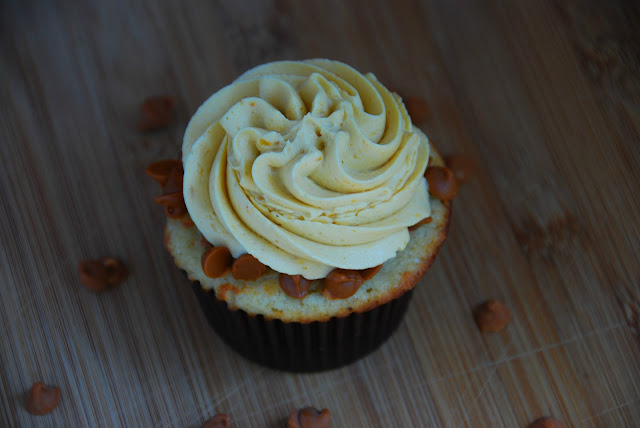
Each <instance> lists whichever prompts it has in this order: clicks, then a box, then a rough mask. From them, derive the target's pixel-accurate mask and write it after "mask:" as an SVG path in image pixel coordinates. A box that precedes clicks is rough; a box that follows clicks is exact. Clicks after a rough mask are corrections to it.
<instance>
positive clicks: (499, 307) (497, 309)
mask: <svg viewBox="0 0 640 428" xmlns="http://www.w3.org/2000/svg"><path fill="white" fill-rule="evenodd" d="M473 316H474V318H475V320H476V324H477V325H478V328H479V329H480V331H484V332H487V331H488V332H497V331H500V330H502V329H504V328H505V327H506V326H507V324H509V320H510V319H511V311H510V310H509V308H508V307H507V306H506V305H505V304H504V303H502V302H501V301H499V300H488V301H486V302H484V303H483V304H481V305H480V306H478V307H477V308H476V310H475V312H474V314H473Z"/></svg>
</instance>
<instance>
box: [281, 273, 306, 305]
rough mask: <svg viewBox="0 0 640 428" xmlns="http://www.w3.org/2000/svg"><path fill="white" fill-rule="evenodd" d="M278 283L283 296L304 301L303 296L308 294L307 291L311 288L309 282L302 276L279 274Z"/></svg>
mask: <svg viewBox="0 0 640 428" xmlns="http://www.w3.org/2000/svg"><path fill="white" fill-rule="evenodd" d="M278 282H279V283H280V288H281V289H282V291H284V294H286V295H287V296H289V297H293V298H294V299H304V296H306V295H307V294H308V293H309V289H310V288H311V281H309V280H308V279H306V278H305V277H303V276H302V275H287V274H286V273H281V274H280V276H279V277H278Z"/></svg>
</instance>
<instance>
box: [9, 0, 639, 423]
mask: <svg viewBox="0 0 640 428" xmlns="http://www.w3.org/2000/svg"><path fill="white" fill-rule="evenodd" d="M58 3H59V4H57V5H54V2H44V1H42V2H35V1H33V2H28V1H25V2H11V1H5V2H2V3H0V46H1V50H0V78H1V83H2V84H1V85H0V91H1V92H0V95H1V96H0V137H1V140H0V141H1V142H0V159H1V161H2V168H3V171H2V174H0V197H1V201H2V202H1V204H0V228H1V229H0V240H1V241H0V242H1V243H2V245H1V247H0V267H1V268H0V281H1V286H2V289H1V294H0V322H1V323H2V328H1V329H0V374H1V378H0V403H1V404H0V426H9V427H13V426H26V427H28V426H70V427H76V426H77V427H80V426H82V427H94V426H95V427H98V426H128V427H134V426H145V427H147V426H153V427H197V426H199V425H200V424H201V423H202V422H203V421H204V420H205V419H207V418H208V417H210V416H212V415H214V414H216V413H220V412H222V413H226V414H228V415H229V416H230V417H231V419H232V423H233V425H232V426H234V427H282V426H284V425H285V424H286V422H285V420H286V417H287V416H288V414H289V412H290V411H291V410H292V409H294V408H296V407H302V406H305V405H313V406H315V407H318V408H328V409H330V410H331V412H332V415H333V419H332V426H333V427H414V426H415V427H466V426H469V427H485V426H505V427H525V426H527V425H528V423H530V422H531V421H532V420H533V419H536V418H537V417H540V416H543V415H554V416H556V417H557V418H558V419H560V420H562V421H564V422H565V425H566V426H602V427H633V426H640V340H639V338H638V333H639V328H640V326H639V325H638V322H639V318H640V315H639V314H640V265H639V263H638V261H639V259H640V222H639V220H638V216H639V214H638V213H640V163H639V161H640V59H639V58H640V33H638V31H637V24H638V22H640V7H639V6H638V4H637V3H632V2H622V1H620V2H616V3H612V2H606V1H600V2H597V1H587V2H578V1H571V0H557V1H546V2H528V1H527V2H506V3H503V2H473V1H465V0H461V1H456V2H437V1H431V0H424V1H403V2H393V3H392V2H384V1H369V2H343V1H339V0H331V1H322V2H320V1H309V2H294V1H287V0H279V1H275V2H261V1H257V0H256V1H254V2H241V1H236V2H234V1H226V0H225V1H215V2H211V1H188V2H187V1H185V2H178V1H176V2H171V1H166V2H157V1H148V0H145V1H142V0H141V1H136V2H127V1H123V0H119V1H115V0H114V1H108V2H106V1H98V0H92V1H87V2H82V3H81V4H80V3H75V2H74V3H73V4H71V3H72V2H58ZM65 3H66V4H65ZM310 57H326V58H332V59H337V60H341V61H345V62H348V63H349V64H351V65H353V66H354V67H355V68H357V69H358V70H361V71H372V72H374V73H375V74H376V76H377V77H378V78H379V79H380V80H381V81H382V82H385V83H387V84H388V85H389V86H392V87H393V88H395V89H396V90H397V91H399V92H402V93H403V94H410V95H417V96H420V97H424V98H425V99H427V100H428V102H429V105H430V110H431V113H430V116H429V118H428V120H427V121H426V122H425V123H423V124H422V125H421V127H422V128H423V129H424V130H425V132H426V133H427V135H429V136H430V137H431V139H433V140H434V141H435V142H436V144H437V145H438V146H439V147H440V148H441V151H443V152H444V153H445V154H449V153H465V154H467V155H470V156H472V157H474V158H475V159H476V160H477V163H478V165H479V171H478V175H477V177H476V178H475V179H474V180H473V181H472V182H470V183H469V184H468V185H465V186H464V187H463V188H462V190H461V193H460V195H459V197H458V198H457V200H456V201H455V203H454V213H453V221H452V224H451V227H450V235H449V238H448V241H447V243H446V244H445V246H444V248H443V249H442V251H441V253H440V255H439V257H438V259H437V260H436V263H435V265H434V266H433V268H432V269H431V270H430V271H429V272H428V273H427V275H426V276H425V278H424V279H423V280H422V281H421V283H420V284H419V285H418V287H417V289H416V292H415V293H414V298H413V302H412V304H411V307H410V309H409V312H408V315H407V317H406V319H405V322H404V323H403V324H402V326H401V328H400V329H399V330H398V332H397V333H396V334H395V335H394V336H393V337H392V338H391V340H389V341H388V342H387V343H386V344H385V345H384V346H383V347H382V348H381V349H379V350H378V351H376V352H375V353H374V354H372V355H370V356H369V357H367V358H365V359H363V360H361V361H359V362H357V363H356V364H353V365H351V366H348V367H345V368H342V369H339V370H335V371H330V372H327V373H321V374H306V375H297V374H287V373H280V372H275V371H271V370H268V369H264V368H261V367H259V366H256V365H254V364H252V363H249V362H247V361H245V360H243V359H241V358H239V357H237V356H236V355H235V354H234V353H233V352H232V351H230V350H229V349H228V348H226V347H225V346H224V344H223V343H222V342H221V340H220V339H219V338H218V337H217V336H216V335H215V334H214V333H213V331H212V330H211V329H210V328H209V327H208V325H207V324H206V321H205V318H204V317H203V315H202V314H201V313H200V311H199V308H198V307H197V303H196V300H195V298H194V296H193V295H192V292H191V290H190V289H189V286H188V285H187V283H186V282H185V280H184V278H183V276H182V274H181V273H180V272H179V271H178V270H177V269H176V268H175V267H174V266H173V265H172V261H171V260H170V258H169V256H168V255H167V254H166V253H165V251H164V250H163V247H162V227H163V223H164V217H163V213H162V210H161V209H160V208H159V207H157V206H155V205H154V204H153V203H152V196H153V195H155V194H156V193H157V189H156V188H155V184H154V183H153V182H152V181H151V180H150V179H148V178H147V177H146V176H145V175H144V172H143V171H144V168H145V167H146V166H147V165H148V164H149V163H151V162H153V161H155V160H158V159H162V158H168V157H176V156H177V154H178V151H179V150H180V141H181V138H182V134H183V132H184V129H185V126H186V124H187V122H188V119H189V117H190V115H191V114H192V113H193V112H194V111H195V109H196V108H197V106H199V105H200V103H201V102H202V101H204V100H205V99H206V98H207V97H208V96H209V95H210V94H211V93H213V92H214V91H216V90H217V89H219V88H221V87H222V86H224V85H226V84H228V83H229V82H231V81H232V80H233V79H234V78H235V77H236V76H238V75H239V74H240V73H241V72H243V71H245V70H247V69H249V68H250V67H253V66H255V65H258V64H261V63H264V62H267V61H271V60H276V59H303V58H310ZM156 94H170V95H173V96H175V97H176V99H177V107H176V112H177V113H176V114H177V117H176V121H175V123H174V124H172V125H171V126H170V127H169V128H168V129H167V130H165V131H160V132H156V133H153V134H149V135H142V134H140V133H139V132H138V131H137V130H136V122H137V120H138V115H139V105H140V103H141V101H142V100H143V99H144V98H146V97H148V96H151V95H156ZM102 256H117V257H120V258H122V259H123V260H125V261H126V263H127V264H128V266H129V267H130V268H131V271H132V273H131V275H130V277H129V279H128V280H127V281H126V282H125V283H124V284H122V285H121V286H119V287H117V288H116V289H113V290H110V291H109V292H107V293H103V294H94V293H91V292H89V291H87V290H86V289H84V288H83V287H82V286H81V285H80V283H79V281H78V277H77V272H76V269H77V263H78V262H79V261H80V260H84V259H90V258H98V257H102ZM489 298H499V299H502V300H504V301H505V302H506V303H507V304H508V305H509V306H510V308H511V310H512V313H513V319H512V322H511V324H510V325H509V326H508V328H507V329H506V330H505V331H503V332H500V333H494V334H482V333H480V332H479V331H478V330H477V328H476V326H475V324H474V322H473V318H472V316H471V310H472V308H473V307H474V306H475V305H476V304H478V303H480V302H482V301H483V300H486V299H489ZM40 380H42V381H44V382H46V383H50V384H55V385H59V386H60V388H61V389H62V398H61V401H60V405H59V407H58V408H57V409H55V410H54V411H53V412H52V413H51V414H49V415H46V416H32V415H30V414H29V413H27V412H26V411H25V409H24V405H23V393H24V392H25V391H26V390H27V389H28V388H29V386H30V385H31V384H32V383H34V382H36V381H40Z"/></svg>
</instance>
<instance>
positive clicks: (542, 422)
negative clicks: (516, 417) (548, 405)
mask: <svg viewBox="0 0 640 428" xmlns="http://www.w3.org/2000/svg"><path fill="white" fill-rule="evenodd" d="M529 428H563V427H562V424H561V423H560V422H559V421H558V420H557V419H554V418H552V417H550V416H545V417H543V418H539V419H536V420H535V421H533V422H532V423H531V425H529Z"/></svg>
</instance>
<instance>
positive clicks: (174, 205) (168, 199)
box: [153, 192, 187, 218]
mask: <svg viewBox="0 0 640 428" xmlns="http://www.w3.org/2000/svg"><path fill="white" fill-rule="evenodd" d="M153 200H154V201H155V202H156V204H159V205H162V206H163V207H164V212H165V214H166V215H167V217H169V218H180V217H182V216H183V215H185V214H186V213H187V206H186V205H185V203H184V195H183V194H182V192H175V193H167V194H165V195H160V196H156V197H155V198H153Z"/></svg>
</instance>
